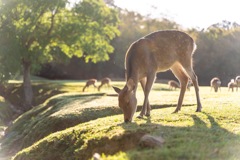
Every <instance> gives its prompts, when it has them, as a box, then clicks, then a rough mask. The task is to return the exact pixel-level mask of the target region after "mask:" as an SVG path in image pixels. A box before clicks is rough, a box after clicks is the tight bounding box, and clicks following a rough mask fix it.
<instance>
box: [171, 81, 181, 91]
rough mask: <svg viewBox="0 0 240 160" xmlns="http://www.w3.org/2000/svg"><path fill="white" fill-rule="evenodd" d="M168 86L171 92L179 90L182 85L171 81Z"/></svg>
mask: <svg viewBox="0 0 240 160" xmlns="http://www.w3.org/2000/svg"><path fill="white" fill-rule="evenodd" d="M168 85H169V89H170V90H173V89H175V90H176V89H177V88H180V85H179V83H178V82H176V81H174V80H170V81H168Z"/></svg>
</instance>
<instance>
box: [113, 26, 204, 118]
mask: <svg viewBox="0 0 240 160" xmlns="http://www.w3.org/2000/svg"><path fill="white" fill-rule="evenodd" d="M195 49H196V45H195V43H194V40H193V39H192V38H191V37H190V36H189V35H187V34H186V33H184V32H180V31H175V30H166V31H157V32H154V33H151V34H149V35H147V36H145V37H143V38H141V39H139V40H137V41H136V42H134V43H133V44H132V45H131V46H130V47H129V49H128V51H127V53H126V59H125V68H126V81H127V82H126V85H125V86H124V88H123V89H122V90H121V89H119V88H117V87H114V89H115V91H116V92H117V93H118V94H119V95H118V100H119V107H120V108H121V109H122V110H123V114H124V120H125V122H128V121H131V120H132V117H133V115H134V113H135V111H136V107H137V99H136V89H137V83H138V82H139V81H140V83H141V85H142V88H143V90H144V94H145V98H144V103H143V107H142V110H141V113H140V115H139V117H143V116H144V115H146V116H150V109H151V108H150V105H149V100H148V96H149V92H150V90H151V87H152V84H153V82H154V80H155V76H156V73H157V72H163V71H166V70H168V69H171V70H172V72H173V73H174V75H175V76H176V77H177V78H178V80H179V81H180V83H181V91H180V96H179V100H178V105H177V108H176V110H175V111H174V112H178V111H180V109H181V106H182V102H183V97H184V94H185V91H186V87H187V84H188V80H189V79H191V80H192V82H193V85H194V88H195V91H196V97H197V111H201V108H202V106H201V102H200V97H199V87H198V81H197V76H196V75H195V73H194V71H193V68H192V54H193V53H194V51H195Z"/></svg>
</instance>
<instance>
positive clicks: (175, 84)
mask: <svg viewBox="0 0 240 160" xmlns="http://www.w3.org/2000/svg"><path fill="white" fill-rule="evenodd" d="M168 85H169V89H170V90H172V89H173V88H174V89H175V90H176V89H177V88H180V84H179V83H178V82H176V81H174V80H170V81H168ZM191 85H192V83H191V81H189V82H188V84H187V90H188V91H190V87H191Z"/></svg>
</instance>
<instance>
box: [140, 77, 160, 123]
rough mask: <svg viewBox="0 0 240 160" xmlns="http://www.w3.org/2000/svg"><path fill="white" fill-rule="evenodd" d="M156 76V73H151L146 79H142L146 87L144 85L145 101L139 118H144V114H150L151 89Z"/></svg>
mask: <svg viewBox="0 0 240 160" xmlns="http://www.w3.org/2000/svg"><path fill="white" fill-rule="evenodd" d="M155 77H156V75H155V73H150V74H149V75H148V76H147V78H146V79H145V80H144V79H143V80H141V84H142V85H143V86H144V87H143V86H142V87H143V88H144V102H143V106H142V110H141V112H140V114H139V116H138V118H142V117H143V116H144V115H146V116H150V104H149V100H148V96H149V93H150V91H151V88H152V85H153V82H154V80H155ZM144 81H145V82H144ZM144 84H145V85H144Z"/></svg>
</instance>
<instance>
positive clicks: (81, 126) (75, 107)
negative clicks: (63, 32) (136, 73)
mask: <svg viewBox="0 0 240 160" xmlns="http://www.w3.org/2000/svg"><path fill="white" fill-rule="evenodd" d="M35 85H37V84H35ZM39 85H42V86H44V85H43V84H42V83H39ZM83 85H84V83H83V82H71V83H70V82H58V83H52V86H54V88H58V90H60V89H61V92H59V93H58V94H57V95H54V96H52V97H50V98H48V99H47V100H46V101H45V102H44V103H42V104H40V105H39V106H37V107H35V108H34V109H32V110H31V111H29V112H27V113H25V114H24V115H22V116H21V117H19V118H18V119H17V120H16V121H15V122H14V123H13V125H12V126H11V127H9V128H8V129H7V131H6V132H7V135H6V136H5V138H4V139H2V140H1V143H2V152H1V154H2V155H3V154H5V155H13V159H14V160H42V159H44V160H53V159H54V160H55V159H58V160H61V159H62V160H75V159H81V160H82V159H91V157H92V156H93V154H94V153H99V154H100V155H101V159H103V160H104V159H107V160H112V159H116V160H121V159H122V160H128V159H129V160H132V159H133V160H135V159H138V160H145V159H151V160H159V159H160V160H161V159H163V160H167V159H169V160H172V159H174V160H175V159H179V160H182V159H184V160H185V159H189V160H192V159H194V160H206V159H223V160H226V159H229V160H235V159H240V152H239V150H240V123H239V122H240V105H239V104H240V99H239V96H240V92H228V90H227V88H224V87H222V89H221V92H218V93H214V92H213V91H212V92H210V87H200V96H201V101H202V106H203V109H202V112H201V113H196V112H195V110H196V107H197V106H196V98H195V93H194V89H193V88H191V90H190V91H187V92H186V95H185V98H184V102H183V103H184V105H183V107H182V110H181V112H179V113H177V114H172V112H173V111H174V110H175V107H176V103H177V99H178V95H179V90H176V91H170V90H168V86H167V85H165V84H159V83H155V84H154V87H153V89H152V91H151V93H150V104H151V105H152V111H151V117H149V118H144V119H137V118H135V117H136V116H137V115H138V113H135V116H134V122H133V123H128V124H125V123H123V115H122V112H121V110H120V109H119V108H118V107H117V105H118V100H117V96H116V94H115V93H114V91H113V90H112V89H111V88H109V89H108V88H103V90H102V91H101V92H98V91H97V90H95V89H93V88H89V89H88V91H87V92H85V93H83V92H81V88H82V86H83ZM113 85H115V86H119V87H122V86H123V85H124V82H113ZM50 86H51V85H48V89H49V88H51V87H50ZM59 86H61V87H59ZM42 90H43V91H42V92H39V93H46V91H44V89H42ZM137 99H138V105H139V106H138V111H139V109H140V108H141V106H142V103H143V93H142V90H141V88H140V87H139V88H138V92H137ZM144 134H150V135H154V136H161V137H163V138H164V140H165V143H164V144H163V146H162V147H160V148H143V147H141V146H140V145H139V139H140V138H141V137H142V136H143V135H144Z"/></svg>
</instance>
